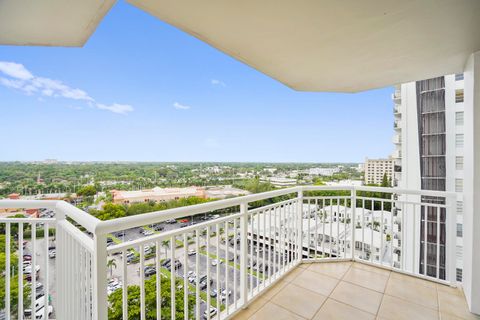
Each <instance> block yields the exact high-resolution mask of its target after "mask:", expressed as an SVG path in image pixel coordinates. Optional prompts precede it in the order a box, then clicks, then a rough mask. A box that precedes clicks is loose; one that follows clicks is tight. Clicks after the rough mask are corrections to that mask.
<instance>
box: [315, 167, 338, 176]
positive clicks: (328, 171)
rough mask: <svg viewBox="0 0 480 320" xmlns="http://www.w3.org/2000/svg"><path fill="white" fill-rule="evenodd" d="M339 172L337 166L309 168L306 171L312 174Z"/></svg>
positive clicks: (321, 174) (328, 174)
mask: <svg viewBox="0 0 480 320" xmlns="http://www.w3.org/2000/svg"><path fill="white" fill-rule="evenodd" d="M338 172H340V169H339V168H310V169H308V170H307V173H308V174H309V175H312V176H327V177H330V176H333V175H334V174H335V173H338Z"/></svg>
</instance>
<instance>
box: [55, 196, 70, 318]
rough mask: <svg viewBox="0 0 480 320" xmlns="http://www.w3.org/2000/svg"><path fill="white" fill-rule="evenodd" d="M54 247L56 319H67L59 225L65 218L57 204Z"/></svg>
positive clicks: (63, 255) (63, 251)
mask: <svg viewBox="0 0 480 320" xmlns="http://www.w3.org/2000/svg"><path fill="white" fill-rule="evenodd" d="M54 210H55V220H56V223H55V247H56V252H57V254H56V255H57V257H56V258H55V270H56V275H55V276H56V278H57V279H56V281H55V286H56V288H55V289H56V292H57V299H58V303H57V309H56V310H55V313H56V316H57V319H67V318H68V316H67V314H66V311H65V310H66V308H65V306H66V303H65V301H66V300H65V298H66V296H67V293H66V291H65V268H66V264H65V260H66V258H65V254H66V250H67V248H66V247H65V246H66V244H65V241H63V233H62V230H61V226H60V221H63V220H65V212H64V211H63V210H61V209H60V208H59V207H58V205H57V206H55V208H54Z"/></svg>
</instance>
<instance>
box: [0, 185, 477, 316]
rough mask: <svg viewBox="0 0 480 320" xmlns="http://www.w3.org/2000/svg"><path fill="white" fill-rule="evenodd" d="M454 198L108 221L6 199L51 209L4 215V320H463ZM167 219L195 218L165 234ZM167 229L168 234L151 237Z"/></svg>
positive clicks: (218, 208)
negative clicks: (448, 318) (349, 317)
mask: <svg viewBox="0 0 480 320" xmlns="http://www.w3.org/2000/svg"><path fill="white" fill-rule="evenodd" d="M396 195H402V197H397V196H396ZM455 196H456V195H455V194H452V193H446V192H433V191H415V190H397V189H391V188H375V187H313V186H312V187H310V186H309V187H294V188H288V189H281V190H275V191H271V192H266V193H261V194H254V195H249V196H244V197H238V198H232V199H226V200H220V201H213V202H209V203H204V204H200V205H194V206H190V207H182V208H175V209H169V210H165V211H160V212H152V213H147V214H142V215H137V216H130V217H125V218H120V219H114V220H109V221H100V220H98V219H96V218H94V217H93V216H91V215H89V214H88V213H85V212H83V211H81V210H80V209H78V208H75V207H73V206H71V205H69V204H67V203H65V202H61V201H60V202H57V201H23V200H2V201H0V209H2V208H3V209H8V210H23V209H37V208H45V209H46V210H50V211H52V212H54V213H55V217H54V218H41V219H40V218H2V219H0V226H1V227H2V229H3V230H4V234H5V235H6V239H7V240H6V241H5V254H6V263H5V272H4V283H5V284H6V288H13V289H14V290H6V292H5V305H4V310H5V314H6V315H7V316H6V318H7V319H11V318H17V315H19V314H20V315H22V314H23V315H24V318H29V317H30V315H31V313H32V310H34V312H35V314H36V318H37V319H81V320H83V319H132V318H134V319H137V318H138V319H160V318H163V319H166V318H171V319H180V318H184V319H193V318H194V319H211V318H212V319H227V318H235V319H244V318H252V319H263V318H269V317H267V316H268V315H269V314H272V313H275V314H277V316H279V317H280V318H285V319H287V318H298V319H304V318H305V319H311V318H313V317H315V319H318V318H321V317H322V316H324V317H326V318H330V316H329V315H331V313H332V312H333V313H334V314H338V315H342V314H345V312H347V314H353V312H354V313H356V314H358V316H359V317H360V316H363V317H365V318H373V317H375V316H379V317H382V318H385V319H389V318H390V317H391V316H392V315H395V316H398V315H399V314H400V315H404V317H408V316H411V315H412V314H415V315H416V314H422V315H425V316H430V315H432V316H433V315H437V316H438V314H439V313H440V314H443V313H444V312H449V314H451V315H458V314H459V313H455V314H452V312H454V311H455V310H456V309H455V308H459V310H463V311H462V312H466V311H465V310H464V308H463V307H464V305H465V302H464V299H463V296H462V293H461V291H459V290H458V289H455V288H454V287H455V286H456V282H455V244H456V243H455V239H456V238H455V237H456V221H455V217H456V213H455V212H456V211H455V208H454V207H453V206H454V203H455ZM429 197H430V198H431V197H435V199H437V200H438V201H436V202H435V203H431V202H425V199H429ZM403 199H405V200H403ZM396 208H398V209H400V210H401V211H402V214H401V215H400V216H396V215H395V212H396V210H397V209H396ZM423 212H429V219H433V220H434V221H429V224H428V227H429V228H430V227H432V226H433V225H436V226H438V228H440V227H439V226H440V222H442V223H445V230H444V232H443V234H442V236H440V235H438V236H432V235H430V234H429V235H428V238H427V233H426V232H422V230H427V225H426V224H422V222H421V219H420V218H421V214H422V213H423ZM441 217H444V218H445V220H444V221H440V219H441ZM172 219H174V220H173V221H174V222H175V220H179V219H182V220H183V219H187V220H188V221H189V222H188V223H189V225H188V226H184V227H183V228H170V227H168V223H169V222H171V221H172ZM442 219H443V218H442ZM431 223H432V224H431ZM159 224H161V225H162V226H163V227H164V228H165V230H166V229H170V230H167V231H155V229H157V226H159ZM398 225H400V226H401V227H400V228H398ZM140 227H141V228H143V230H144V231H145V230H146V231H149V233H148V234H149V235H146V236H144V235H140V233H139V232H138V231H139V228H140ZM438 230H439V229H438ZM438 230H437V231H438ZM395 231H396V232H395ZM437 234H440V233H437ZM396 237H399V238H401V239H405V241H392V240H393V239H396ZM25 241H26V242H25ZM425 242H427V243H428V248H429V250H428V252H424V251H422V250H420V249H421V247H422V246H423V245H422V244H423V243H425ZM431 247H434V248H438V249H437V251H435V250H434V251H430V248H431ZM53 248H55V249H53ZM440 248H442V252H440ZM53 250H55V251H53ZM427 253H428V254H427ZM20 257H23V259H21V258H20ZM18 258H20V259H18ZM425 262H426V266H427V267H426V268H424V264H425ZM32 266H34V267H32ZM39 283H41V285H39ZM16 287H18V290H16V289H15V288H16ZM32 288H36V289H35V292H36V294H35V295H32V294H30V292H31V291H32V290H33V289H32ZM39 288H41V289H39ZM127 288H128V289H127ZM417 296H421V298H416V297H417ZM42 297H43V298H42ZM46 297H48V299H46ZM399 297H400V298H402V299H403V300H401V299H399ZM398 300H401V301H398ZM447 304H454V307H448V309H447V308H446V307H445V305H447ZM159 305H161V308H158V307H157V306H159ZM255 311H256V312H255ZM254 312H255V313H254ZM455 312H457V311H455ZM459 312H460V311H459ZM463 314H464V315H468V316H471V315H470V314H467V313H463Z"/></svg>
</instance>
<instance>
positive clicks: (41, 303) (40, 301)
mask: <svg viewBox="0 0 480 320" xmlns="http://www.w3.org/2000/svg"><path fill="white" fill-rule="evenodd" d="M43 307H45V296H41V297H40V298H38V299H37V300H35V316H36V314H37V312H38V310H40V309H42V310H43ZM24 315H25V317H30V316H31V315H32V309H25V310H24Z"/></svg>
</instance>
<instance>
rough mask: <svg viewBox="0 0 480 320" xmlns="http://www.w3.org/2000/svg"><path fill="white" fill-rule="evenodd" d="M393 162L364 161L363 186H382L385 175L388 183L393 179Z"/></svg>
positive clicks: (391, 160)
mask: <svg viewBox="0 0 480 320" xmlns="http://www.w3.org/2000/svg"><path fill="white" fill-rule="evenodd" d="M393 167H394V160H393V159H392V158H388V159H368V158H367V159H365V165H364V168H365V184H378V185H380V184H382V181H383V177H384V176H385V175H386V176H387V179H388V181H392V178H393Z"/></svg>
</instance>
